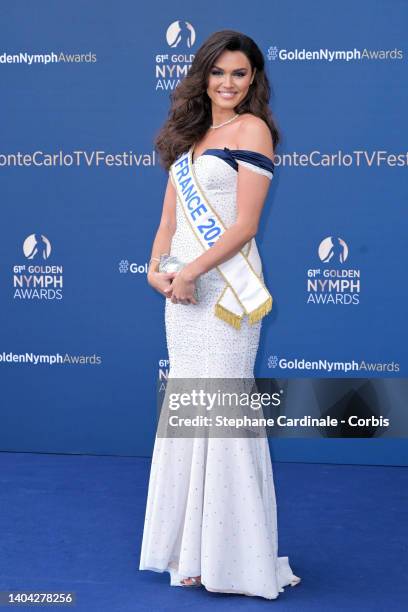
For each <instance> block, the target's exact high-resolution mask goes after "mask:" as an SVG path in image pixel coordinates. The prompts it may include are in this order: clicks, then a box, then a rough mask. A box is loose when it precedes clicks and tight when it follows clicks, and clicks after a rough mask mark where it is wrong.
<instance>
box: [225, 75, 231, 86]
mask: <svg viewBox="0 0 408 612" xmlns="http://www.w3.org/2000/svg"><path fill="white" fill-rule="evenodd" d="M231 85H232V75H231V74H226V75H225V76H224V87H231Z"/></svg>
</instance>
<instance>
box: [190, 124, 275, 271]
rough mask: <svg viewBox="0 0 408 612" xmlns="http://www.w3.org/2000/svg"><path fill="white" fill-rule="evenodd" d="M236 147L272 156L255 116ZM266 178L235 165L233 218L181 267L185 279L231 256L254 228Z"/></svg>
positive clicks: (269, 142) (262, 126)
mask: <svg viewBox="0 0 408 612" xmlns="http://www.w3.org/2000/svg"><path fill="white" fill-rule="evenodd" d="M238 148H240V149H248V150H250V151H257V152H258V153H263V154H264V155H266V156H267V157H269V158H270V159H273V144H272V136H271V133H270V130H269V128H268V126H267V125H266V123H265V122H264V121H263V120H262V119H259V118H258V117H248V119H247V120H246V121H245V122H244V123H243V125H242V126H241V127H240V130H239V137H238ZM269 185H270V179H269V178H268V177H267V176H264V175H262V174H260V173H257V172H254V171H253V170H249V169H248V168H245V167H244V166H241V165H239V170H238V183H237V218H236V221H235V223H234V224H233V225H231V226H230V227H229V228H227V229H226V230H225V232H224V233H223V234H222V235H221V236H220V238H219V239H218V240H217V241H216V243H215V244H214V245H213V246H212V247H211V248H210V249H207V250H206V251H204V253H203V254H202V255H200V256H199V257H197V258H196V259H195V260H194V261H192V262H191V263H189V264H188V265H187V266H185V268H184V269H183V270H182V272H183V276H184V278H185V280H186V281H195V280H196V279H197V278H198V276H200V275H201V274H204V273H205V272H208V271H209V270H211V269H212V268H215V267H216V266H218V264H221V263H223V262H224V261H227V260H228V259H230V258H231V257H233V256H234V255H235V254H236V253H238V251H240V249H241V248H242V247H243V246H244V245H245V244H246V243H247V242H248V241H249V240H250V239H251V238H253V237H254V236H255V235H256V233H257V230H258V223H259V219H260V216H261V213H262V209H263V205H264V202H265V198H266V196H267V193H268V189H269Z"/></svg>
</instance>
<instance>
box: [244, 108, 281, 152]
mask: <svg viewBox="0 0 408 612" xmlns="http://www.w3.org/2000/svg"><path fill="white" fill-rule="evenodd" d="M237 143H238V148H239V149H247V150H248V151H256V152H258V153H262V154H263V155H266V156H267V157H269V158H270V159H273V154H274V151H273V141H272V134H271V131H270V129H269V126H268V124H267V123H266V121H264V120H263V119H261V117H256V116H255V115H252V114H251V113H244V114H243V115H242V118H241V120H240V124H239V130H238V134H237Z"/></svg>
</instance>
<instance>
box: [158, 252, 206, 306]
mask: <svg viewBox="0 0 408 612" xmlns="http://www.w3.org/2000/svg"><path fill="white" fill-rule="evenodd" d="M186 265H187V264H186V263H185V262H183V261H181V260H180V259H179V258H178V257H176V255H167V254H164V255H160V262H159V272H179V271H180V270H181V269H182V268H184V266H186ZM194 297H195V299H196V300H197V302H198V299H199V291H198V287H197V282H196V289H195V292H194Z"/></svg>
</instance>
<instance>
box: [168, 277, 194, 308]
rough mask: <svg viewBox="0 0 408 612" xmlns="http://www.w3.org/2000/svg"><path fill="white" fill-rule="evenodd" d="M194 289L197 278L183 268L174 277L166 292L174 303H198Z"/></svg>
mask: <svg viewBox="0 0 408 612" xmlns="http://www.w3.org/2000/svg"><path fill="white" fill-rule="evenodd" d="M194 291H195V279H193V278H192V277H191V276H190V274H189V273H188V272H187V271H186V269H185V268H182V269H181V270H180V271H179V272H177V274H176V275H175V277H174V278H173V282H172V283H171V285H170V287H169V288H168V289H167V290H166V293H167V294H168V297H169V298H170V299H171V301H172V302H173V304H197V300H196V299H195V297H194Z"/></svg>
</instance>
